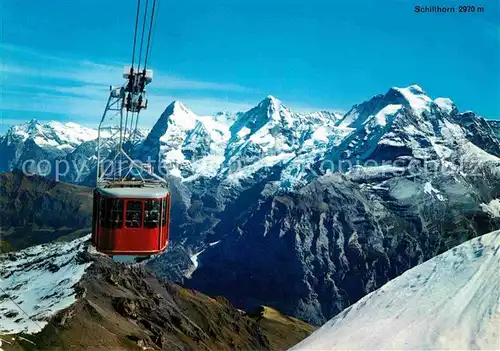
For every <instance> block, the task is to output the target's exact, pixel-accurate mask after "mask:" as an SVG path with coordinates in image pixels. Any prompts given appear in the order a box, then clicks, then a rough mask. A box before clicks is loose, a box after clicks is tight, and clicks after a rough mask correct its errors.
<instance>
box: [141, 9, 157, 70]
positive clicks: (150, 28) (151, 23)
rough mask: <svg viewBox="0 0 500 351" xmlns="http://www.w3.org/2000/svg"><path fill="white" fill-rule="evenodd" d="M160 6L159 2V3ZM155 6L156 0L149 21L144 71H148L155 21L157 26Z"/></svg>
mask: <svg viewBox="0 0 500 351" xmlns="http://www.w3.org/2000/svg"><path fill="white" fill-rule="evenodd" d="M158 6H159V4H158ZM155 7H156V0H153V10H152V12H151V20H150V21H149V33H148V44H147V46H146V58H145V60H144V73H145V72H146V68H147V66H148V58H149V48H150V44H151V33H152V32H153V30H154V28H153V23H154V24H155V26H156V18H155Z"/></svg>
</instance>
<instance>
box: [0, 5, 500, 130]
mask: <svg viewBox="0 0 500 351" xmlns="http://www.w3.org/2000/svg"><path fill="white" fill-rule="evenodd" d="M0 2H1V20H2V36H1V38H2V43H1V47H0V48H1V65H0V71H1V82H2V99H1V102H0V109H1V113H2V115H1V116H2V123H3V125H2V126H1V127H0V131H4V130H5V128H6V127H7V126H8V125H10V124H13V123H18V122H21V121H25V120H28V119H31V118H37V119H40V120H49V119H56V120H73V121H75V122H80V123H82V124H85V125H94V124H96V123H97V121H98V119H99V117H100V114H101V113H102V111H103V108H104V104H105V101H106V98H107V87H108V86H109V85H110V84H113V85H119V84H121V83H122V79H121V71H122V67H123V65H124V64H126V63H128V62H129V60H130V56H131V50H132V48H131V47H132V36H133V29H134V28H133V22H134V16H135V6H136V1H135V0H121V1H119V2H118V1H111V0H99V1H97V0H65V1H29V2H26V1H25V0H8V1H7V0H0ZM437 3H439V4H440V5H443V6H444V5H457V2H456V1H448V0H440V1H439V2H435V1H427V0H421V1H418V2H415V1H407V0H390V1H389V0H385V1H381V0H376V1H374V0H349V1H335V0H307V1H297V0H239V1H234V0H213V1H206V0H183V1H167V0H161V3H160V10H159V11H160V12H159V16H158V23H157V25H156V29H155V34H154V42H153V49H152V56H151V60H150V66H151V68H153V69H154V70H155V80H154V82H153V83H152V85H151V86H150V88H149V93H150V109H149V110H148V111H147V112H146V113H145V114H144V117H143V121H142V123H143V125H144V126H148V125H151V124H152V123H153V122H154V120H156V118H157V117H158V116H159V114H160V113H161V111H162V110H163V109H164V108H165V106H166V105H167V104H169V103H170V102H171V101H172V100H174V99H177V100H181V101H183V102H184V103H185V104H186V105H187V106H188V107H189V108H191V109H192V110H194V112H196V113H198V114H212V113H214V112H216V111H219V110H229V111H233V112H235V111H240V110H245V109H247V108H249V107H251V106H254V105H256V104H257V103H258V102H259V101H260V100H262V99H263V98H264V97H265V96H267V95H269V94H271V95H274V96H276V97H278V98H279V99H281V100H282V101H283V102H284V103H285V104H286V105H288V106H290V107H291V108H292V109H296V110H303V111H305V110H317V109H329V110H337V111H338V110H340V111H346V110H348V109H349V108H350V107H351V106H352V105H353V104H355V103H360V102H362V101H364V100H366V99H369V98H370V97H371V96H373V95H375V94H378V93H385V92H386V91H387V90H388V89H389V88H390V87H391V86H407V85H410V84H413V83H416V84H419V85H420V86H421V87H422V88H423V89H424V90H425V91H426V92H427V93H428V95H430V96H431V97H433V98H436V97H439V96H446V97H450V98H451V99H452V100H454V101H455V102H456V103H457V105H458V106H459V108H460V109H461V110H469V109H471V110H474V111H475V112H477V113H479V114H481V115H483V116H485V117H487V118H500V98H499V97H500V2H498V1H491V0H490V1H481V0H476V1H474V5H475V6H484V8H485V11H484V13H472V14H463V13H455V14H416V13H415V12H414V10H413V9H414V6H415V5H421V6H422V5H426V4H427V5H436V4H437Z"/></svg>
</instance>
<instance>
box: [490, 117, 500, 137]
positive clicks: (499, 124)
mask: <svg viewBox="0 0 500 351" xmlns="http://www.w3.org/2000/svg"><path fill="white" fill-rule="evenodd" d="M488 123H489V125H490V127H491V129H492V130H493V133H495V135H496V136H497V138H500V121H498V120H497V121H488Z"/></svg>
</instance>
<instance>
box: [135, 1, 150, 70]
mask: <svg viewBox="0 0 500 351" xmlns="http://www.w3.org/2000/svg"><path fill="white" fill-rule="evenodd" d="M148 3H149V0H146V7H145V8H144V18H143V19H142V34H141V46H140V50H139V63H138V64H137V72H139V71H140V70H141V59H142V46H143V42H144V31H145V30H146V15H147V14H148Z"/></svg>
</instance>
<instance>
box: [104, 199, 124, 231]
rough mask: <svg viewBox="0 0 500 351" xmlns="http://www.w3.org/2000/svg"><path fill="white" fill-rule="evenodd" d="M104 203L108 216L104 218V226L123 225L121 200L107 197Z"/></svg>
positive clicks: (114, 226) (118, 226)
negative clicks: (105, 223)
mask: <svg viewBox="0 0 500 351" xmlns="http://www.w3.org/2000/svg"><path fill="white" fill-rule="evenodd" d="M106 205H107V206H106V207H108V209H109V216H108V217H107V218H106V222H107V225H106V227H107V228H121V227H122V225H123V200H121V199H107V200H106Z"/></svg>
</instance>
